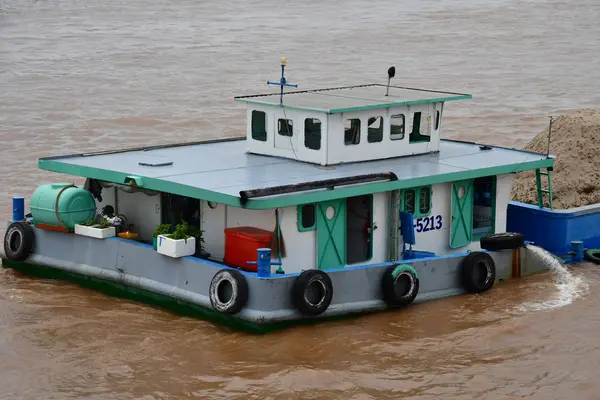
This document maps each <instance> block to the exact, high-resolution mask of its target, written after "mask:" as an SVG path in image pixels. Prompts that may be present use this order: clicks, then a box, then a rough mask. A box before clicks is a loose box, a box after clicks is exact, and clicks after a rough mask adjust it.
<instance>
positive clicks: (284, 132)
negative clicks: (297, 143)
mask: <svg viewBox="0 0 600 400" xmlns="http://www.w3.org/2000/svg"><path fill="white" fill-rule="evenodd" d="M277 132H279V134H280V135H281V136H289V137H292V136H294V123H293V122H292V120H291V119H282V118H279V119H278V120H277Z"/></svg>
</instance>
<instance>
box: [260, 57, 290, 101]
mask: <svg viewBox="0 0 600 400" xmlns="http://www.w3.org/2000/svg"><path fill="white" fill-rule="evenodd" d="M285 64H286V58H285V57H281V79H280V80H279V82H269V81H267V84H268V85H278V86H281V94H280V95H279V104H280V105H283V87H284V86H291V87H298V85H297V84H295V83H286V80H285Z"/></svg>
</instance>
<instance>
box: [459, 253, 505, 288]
mask: <svg viewBox="0 0 600 400" xmlns="http://www.w3.org/2000/svg"><path fill="white" fill-rule="evenodd" d="M461 277H462V283H463V286H464V287H465V289H467V291H469V292H471V293H483V292H485V291H487V290H489V289H490V288H491V287H492V286H494V282H495V281H496V263H495V262H494V259H493V258H492V256H490V255H489V254H488V253H484V252H481V251H474V252H472V253H470V254H469V255H468V256H466V257H465V258H464V259H463V262H462V264H461Z"/></svg>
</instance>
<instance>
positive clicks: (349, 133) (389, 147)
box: [236, 84, 471, 165]
mask: <svg viewBox="0 0 600 400" xmlns="http://www.w3.org/2000/svg"><path fill="white" fill-rule="evenodd" d="M284 97H285V102H282V103H280V95H279V94H264V95H252V96H241V97H236V100H237V101H242V102H245V103H247V124H246V139H247V149H248V151H249V152H251V153H253V154H263V155H268V156H276V157H285V158H290V159H295V160H298V161H304V162H310V163H315V164H320V165H335V164H341V163H349V162H357V161H369V160H380V159H386V158H392V157H401V156H408V155H416V154H426V153H432V152H437V151H439V146H440V133H441V127H442V123H441V122H442V111H443V106H444V102H446V101H450V100H459V99H465V98H470V97H471V96H470V95H467V94H461V93H449V92H439V91H430V90H420V89H412V88H401V87H391V88H389V89H388V88H386V86H385V85H379V84H371V85H360V86H351V87H344V88H332V89H320V90H306V91H296V92H287V93H285V94H284Z"/></svg>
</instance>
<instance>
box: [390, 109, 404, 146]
mask: <svg viewBox="0 0 600 400" xmlns="http://www.w3.org/2000/svg"><path fill="white" fill-rule="evenodd" d="M400 116H401V117H402V137H400V136H399V135H396V134H392V121H393V120H395V119H399V118H398V117H400ZM398 126H399V125H398ZM405 137H406V116H405V115H404V113H400V114H393V115H390V140H404V138H405Z"/></svg>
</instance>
